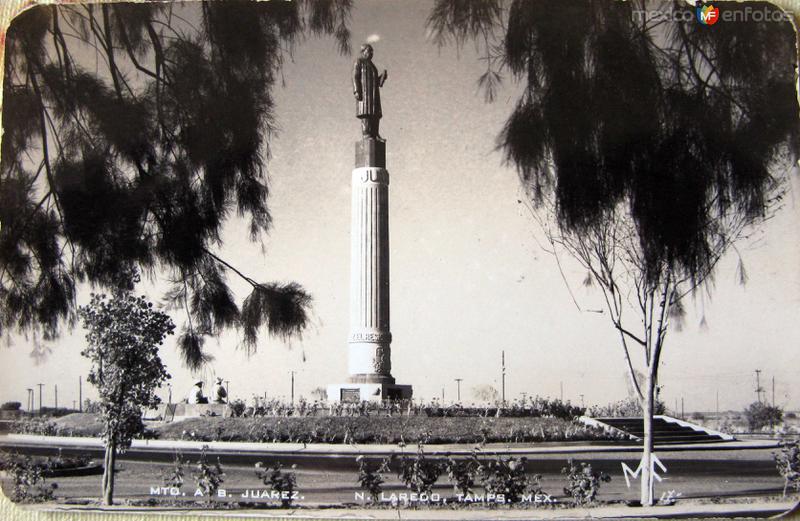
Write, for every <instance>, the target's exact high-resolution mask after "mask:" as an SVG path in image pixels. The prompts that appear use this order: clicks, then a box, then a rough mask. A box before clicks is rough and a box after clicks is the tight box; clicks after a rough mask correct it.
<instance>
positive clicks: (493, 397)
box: [472, 384, 500, 403]
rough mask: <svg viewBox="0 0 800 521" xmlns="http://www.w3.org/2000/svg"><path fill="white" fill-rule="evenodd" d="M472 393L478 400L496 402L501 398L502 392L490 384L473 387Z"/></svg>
mask: <svg viewBox="0 0 800 521" xmlns="http://www.w3.org/2000/svg"><path fill="white" fill-rule="evenodd" d="M472 395H473V396H474V397H475V399H476V400H479V401H482V402H488V403H496V402H497V401H498V400H499V399H500V393H498V392H497V389H495V388H494V387H492V386H491V385H488V384H482V385H476V386H475V387H473V388H472Z"/></svg>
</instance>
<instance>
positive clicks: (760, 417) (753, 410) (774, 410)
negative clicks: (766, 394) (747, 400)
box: [744, 402, 783, 431]
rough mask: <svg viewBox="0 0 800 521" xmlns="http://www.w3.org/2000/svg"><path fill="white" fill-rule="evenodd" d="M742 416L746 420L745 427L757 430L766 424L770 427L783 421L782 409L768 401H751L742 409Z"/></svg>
mask: <svg viewBox="0 0 800 521" xmlns="http://www.w3.org/2000/svg"><path fill="white" fill-rule="evenodd" d="M744 417H745V419H746V420H747V427H748V428H749V429H750V430H751V431H757V430H759V429H761V428H763V427H766V426H767V425H769V426H770V427H772V426H773V425H775V424H777V423H780V422H781V421H783V411H782V410H781V408H780V407H776V406H774V405H770V404H768V403H762V402H753V403H751V404H750V405H748V406H747V409H745V410H744Z"/></svg>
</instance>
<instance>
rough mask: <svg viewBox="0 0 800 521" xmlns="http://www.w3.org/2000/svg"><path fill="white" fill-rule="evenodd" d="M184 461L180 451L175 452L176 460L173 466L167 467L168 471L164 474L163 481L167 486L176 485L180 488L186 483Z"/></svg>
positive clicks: (175, 486)
mask: <svg viewBox="0 0 800 521" xmlns="http://www.w3.org/2000/svg"><path fill="white" fill-rule="evenodd" d="M183 467H184V461H183V458H182V457H181V455H180V453H177V452H176V453H175V461H174V462H173V464H172V467H170V468H169V469H167V471H166V472H164V473H163V474H162V478H163V482H164V486H165V487H174V488H177V489H180V488H181V487H182V486H183V483H184V475H185V474H184V470H183Z"/></svg>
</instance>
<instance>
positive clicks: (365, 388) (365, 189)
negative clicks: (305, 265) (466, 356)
mask: <svg viewBox="0 0 800 521" xmlns="http://www.w3.org/2000/svg"><path fill="white" fill-rule="evenodd" d="M351 186H352V210H351V211H352V216H351V229H350V233H351V237H350V248H351V249H350V334H349V337H348V363H347V366H348V375H349V376H348V378H347V382H348V383H346V384H336V385H331V386H329V387H328V399H330V400H339V399H353V400H355V399H359V400H384V399H387V398H390V399H400V398H411V386H410V385H395V379H394V378H393V377H392V374H391V373H392V361H391V343H392V333H391V331H390V329H389V172H388V171H387V170H386V142H385V141H383V140H380V139H375V138H368V137H365V138H363V139H362V140H360V141H357V142H356V164H355V169H353V173H352V176H351Z"/></svg>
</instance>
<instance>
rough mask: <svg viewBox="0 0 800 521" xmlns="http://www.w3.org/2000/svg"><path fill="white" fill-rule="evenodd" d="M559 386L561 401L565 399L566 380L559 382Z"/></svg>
mask: <svg viewBox="0 0 800 521" xmlns="http://www.w3.org/2000/svg"><path fill="white" fill-rule="evenodd" d="M558 385H559V387H560V388H561V401H562V402H563V401H564V380H561V381H560V382H558Z"/></svg>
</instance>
